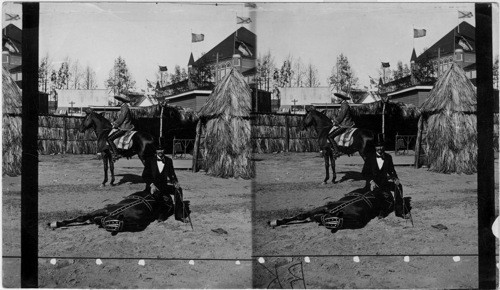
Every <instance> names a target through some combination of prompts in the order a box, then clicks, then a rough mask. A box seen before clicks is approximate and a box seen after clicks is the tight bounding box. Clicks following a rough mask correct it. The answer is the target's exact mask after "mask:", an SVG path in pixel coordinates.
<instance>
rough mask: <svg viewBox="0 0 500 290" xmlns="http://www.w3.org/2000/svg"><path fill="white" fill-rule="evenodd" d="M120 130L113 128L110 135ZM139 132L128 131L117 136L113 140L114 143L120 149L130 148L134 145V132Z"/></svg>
mask: <svg viewBox="0 0 500 290" xmlns="http://www.w3.org/2000/svg"><path fill="white" fill-rule="evenodd" d="M116 131H118V129H113V130H111V131H110V132H109V134H108V136H109V135H111V134H113V133H114V132H116ZM135 133H137V131H132V130H130V131H127V132H126V133H125V135H123V136H121V137H118V138H116V139H115V140H113V143H115V145H116V148H118V149H123V150H128V149H130V147H132V137H133V136H134V134H135Z"/></svg>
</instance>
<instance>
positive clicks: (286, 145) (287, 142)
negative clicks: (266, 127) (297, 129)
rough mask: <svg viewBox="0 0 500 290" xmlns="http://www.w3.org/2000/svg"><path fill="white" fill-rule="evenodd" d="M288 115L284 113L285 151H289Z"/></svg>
mask: <svg viewBox="0 0 500 290" xmlns="http://www.w3.org/2000/svg"><path fill="white" fill-rule="evenodd" d="M288 117H289V116H288V115H285V148H284V149H285V152H289V151H290V124H288Z"/></svg>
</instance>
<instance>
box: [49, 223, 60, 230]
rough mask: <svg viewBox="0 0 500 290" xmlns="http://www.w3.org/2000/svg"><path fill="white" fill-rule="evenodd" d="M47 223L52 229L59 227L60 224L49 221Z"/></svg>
mask: <svg viewBox="0 0 500 290" xmlns="http://www.w3.org/2000/svg"><path fill="white" fill-rule="evenodd" d="M47 225H48V226H49V227H50V228H51V229H57V228H58V226H57V222H51V223H47Z"/></svg>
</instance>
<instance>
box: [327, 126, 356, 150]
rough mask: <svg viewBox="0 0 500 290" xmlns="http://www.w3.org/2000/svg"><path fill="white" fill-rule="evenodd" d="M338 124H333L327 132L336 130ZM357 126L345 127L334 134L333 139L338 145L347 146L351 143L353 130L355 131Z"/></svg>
mask: <svg viewBox="0 0 500 290" xmlns="http://www.w3.org/2000/svg"><path fill="white" fill-rule="evenodd" d="M338 127H339V126H336V125H333V126H332V128H331V129H330V131H329V132H328V134H330V133H332V132H333V131H334V130H336V129H337V128H338ZM356 130H358V128H354V127H351V128H349V129H347V130H346V131H345V132H344V133H342V134H340V135H338V136H335V138H334V141H335V142H336V143H337V145H338V146H343V147H349V146H351V145H352V142H353V138H352V135H353V134H354V132H356Z"/></svg>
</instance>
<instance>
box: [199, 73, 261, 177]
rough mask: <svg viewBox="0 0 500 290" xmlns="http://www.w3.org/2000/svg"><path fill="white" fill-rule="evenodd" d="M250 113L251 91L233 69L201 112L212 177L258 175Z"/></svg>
mask: <svg viewBox="0 0 500 290" xmlns="http://www.w3.org/2000/svg"><path fill="white" fill-rule="evenodd" d="M250 110H251V98H250V88H249V86H248V84H247V83H246V82H245V80H244V78H243V76H242V75H241V73H239V72H238V71H237V70H235V69H232V70H231V71H230V73H229V74H228V75H227V76H226V77H225V78H224V79H223V80H222V81H221V82H220V83H219V84H218V85H217V86H216V87H215V89H214V91H213V92H212V94H211V95H210V96H209V97H208V100H207V102H206V103H205V105H203V107H202V108H201V109H200V112H199V116H200V118H202V120H203V123H204V124H205V129H204V131H205V139H204V143H205V144H204V146H205V150H202V151H203V152H204V154H203V155H204V156H203V167H204V170H205V171H206V172H207V173H208V174H209V175H213V176H218V177H224V178H227V177H235V178H237V177H241V178H245V179H249V178H253V177H254V176H255V164H254V162H253V160H252V147H251V125H250Z"/></svg>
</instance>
